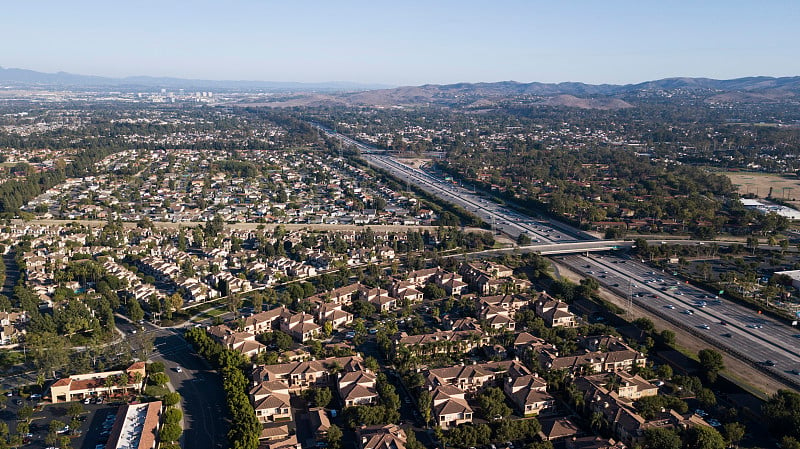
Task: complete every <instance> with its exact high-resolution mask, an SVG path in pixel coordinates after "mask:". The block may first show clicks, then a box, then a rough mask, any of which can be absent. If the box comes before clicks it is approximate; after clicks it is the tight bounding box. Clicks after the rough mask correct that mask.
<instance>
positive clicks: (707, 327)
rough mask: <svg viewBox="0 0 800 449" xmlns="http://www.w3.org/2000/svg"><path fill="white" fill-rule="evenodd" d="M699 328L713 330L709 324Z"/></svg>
mask: <svg viewBox="0 0 800 449" xmlns="http://www.w3.org/2000/svg"><path fill="white" fill-rule="evenodd" d="M698 327H700V328H701V329H711V326H709V325H708V324H701V325H700V326H698Z"/></svg>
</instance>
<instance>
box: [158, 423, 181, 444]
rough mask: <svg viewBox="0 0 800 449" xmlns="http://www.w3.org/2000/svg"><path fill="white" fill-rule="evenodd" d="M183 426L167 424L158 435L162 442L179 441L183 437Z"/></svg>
mask: <svg viewBox="0 0 800 449" xmlns="http://www.w3.org/2000/svg"><path fill="white" fill-rule="evenodd" d="M181 433H183V430H181V426H180V425H179V424H178V423H166V424H164V425H163V426H161V430H160V431H159V433H158V436H159V437H160V438H161V440H162V441H168V442H172V441H178V439H179V438H180V437H181Z"/></svg>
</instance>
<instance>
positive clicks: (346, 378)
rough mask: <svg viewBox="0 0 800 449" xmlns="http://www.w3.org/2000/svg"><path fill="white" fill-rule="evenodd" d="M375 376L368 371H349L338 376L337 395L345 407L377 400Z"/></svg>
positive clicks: (373, 402)
mask: <svg viewBox="0 0 800 449" xmlns="http://www.w3.org/2000/svg"><path fill="white" fill-rule="evenodd" d="M376 384H377V381H376V377H375V375H374V374H372V373H371V372H369V371H351V372H348V373H344V375H342V376H341V377H340V378H339V383H338V388H339V396H340V397H341V398H342V403H343V404H344V406H345V407H352V406H354V405H370V404H375V403H377V402H378V390H377V389H376Z"/></svg>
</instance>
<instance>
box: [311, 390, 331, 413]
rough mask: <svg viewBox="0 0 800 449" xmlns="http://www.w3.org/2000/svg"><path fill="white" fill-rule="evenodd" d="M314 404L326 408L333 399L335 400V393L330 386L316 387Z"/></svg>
mask: <svg viewBox="0 0 800 449" xmlns="http://www.w3.org/2000/svg"><path fill="white" fill-rule="evenodd" d="M313 391H314V404H315V405H316V406H317V407H321V408H325V407H327V406H328V404H330V402H331V400H333V393H331V390H330V388H328V387H320V388H314V390H313Z"/></svg>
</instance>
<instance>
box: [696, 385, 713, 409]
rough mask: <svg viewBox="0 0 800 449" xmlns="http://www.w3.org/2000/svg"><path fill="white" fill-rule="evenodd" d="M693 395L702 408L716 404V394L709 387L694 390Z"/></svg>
mask: <svg viewBox="0 0 800 449" xmlns="http://www.w3.org/2000/svg"><path fill="white" fill-rule="evenodd" d="M695 396H696V397H697V400H698V401H699V402H700V405H701V406H702V407H703V408H711V407H713V406H715V405H717V396H716V395H714V392H713V391H711V389H710V388H701V389H700V391H698V392H696V395H695Z"/></svg>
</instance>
